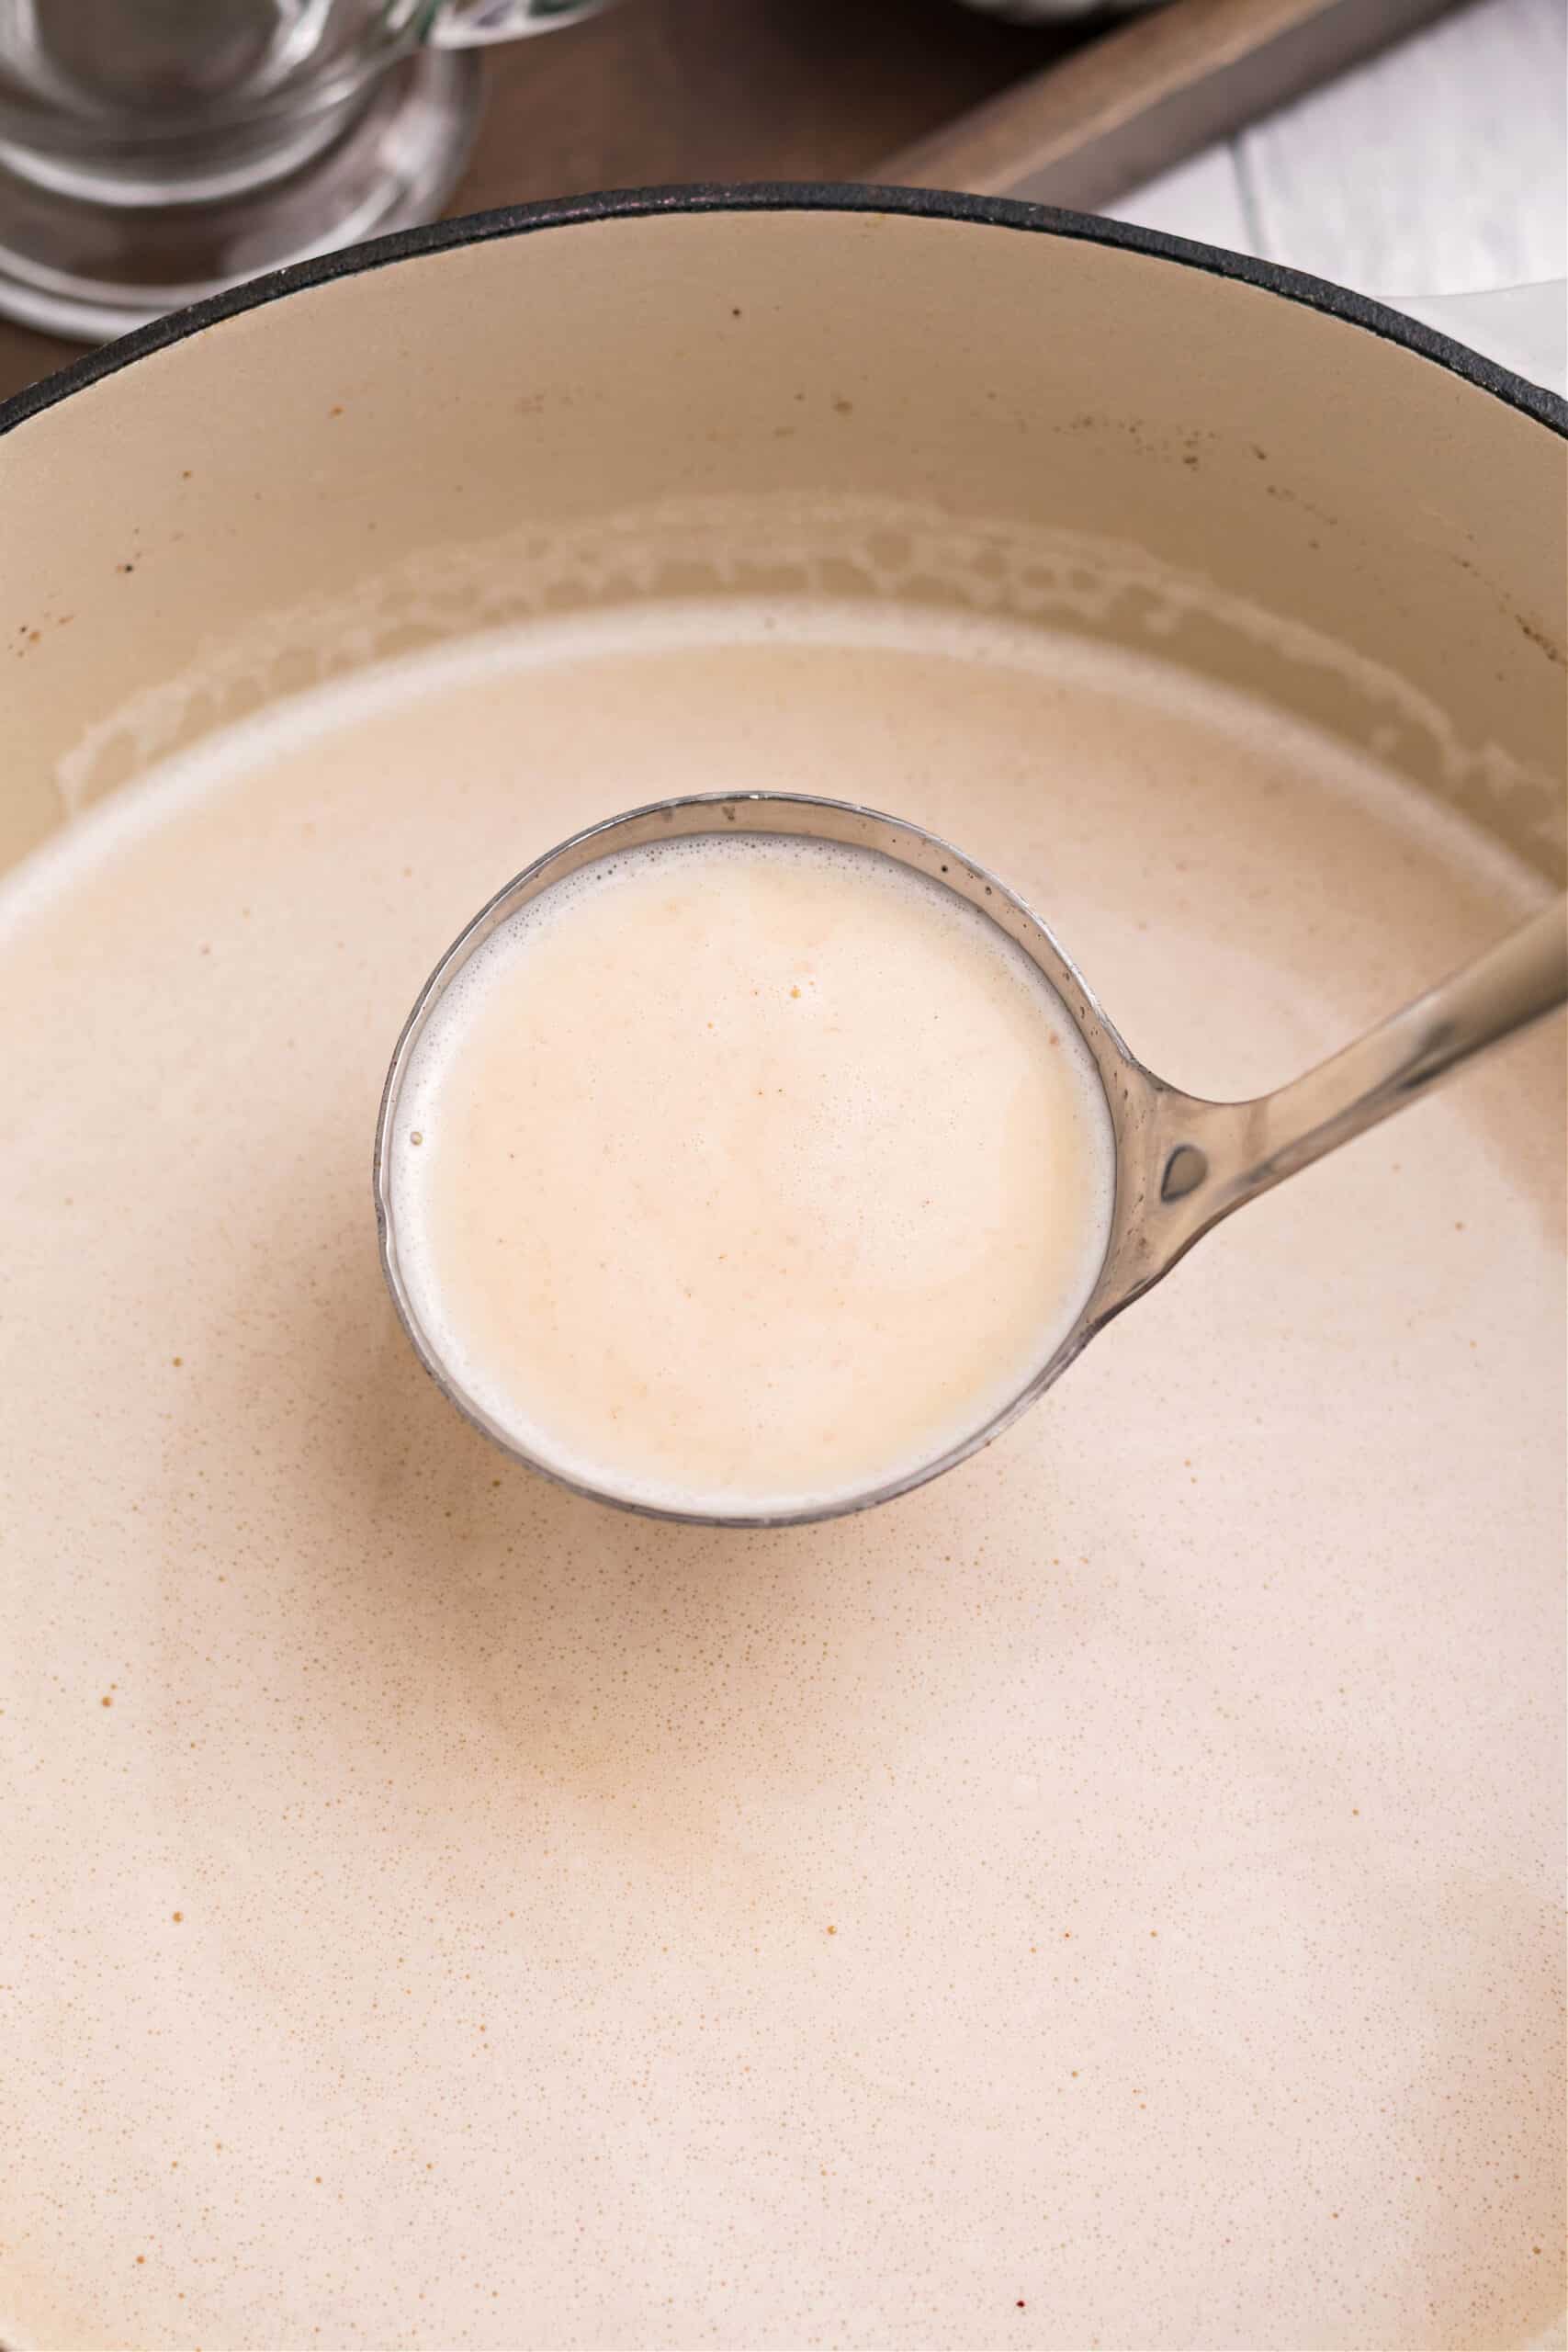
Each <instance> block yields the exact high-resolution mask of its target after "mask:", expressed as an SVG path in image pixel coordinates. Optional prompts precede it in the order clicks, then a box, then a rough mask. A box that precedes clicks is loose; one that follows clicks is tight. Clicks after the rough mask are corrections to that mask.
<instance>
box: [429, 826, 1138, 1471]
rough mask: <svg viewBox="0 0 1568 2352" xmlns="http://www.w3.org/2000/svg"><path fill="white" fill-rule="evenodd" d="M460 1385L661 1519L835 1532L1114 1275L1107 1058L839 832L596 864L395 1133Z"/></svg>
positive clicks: (635, 854)
mask: <svg viewBox="0 0 1568 2352" xmlns="http://www.w3.org/2000/svg"><path fill="white" fill-rule="evenodd" d="M389 1173H390V1177H391V1183H390V1195H391V1201H392V1205H393V1211H394V1216H395V1224H396V1231H397V1238H398V1249H399V1262H400V1269H401V1271H402V1273H403V1278H404V1282H405V1284H406V1287H407V1290H408V1294H409V1296H410V1300H411V1304H412V1307H413V1311H414V1314H415V1317H416V1318H417V1321H418V1323H419V1325H420V1327H421V1329H422V1330H423V1333H424V1334H425V1335H426V1336H427V1339H428V1340H429V1342H430V1343H431V1345H432V1347H433V1351H434V1353H435V1354H436V1356H437V1357H438V1359H439V1360H440V1362H441V1363H442V1364H443V1367H444V1369H445V1370H446V1372H447V1373H448V1374H450V1376H451V1377H452V1378H453V1380H454V1383H455V1385H457V1387H458V1389H459V1390H460V1392H461V1393H462V1394H464V1395H465V1396H466V1397H468V1398H470V1399H472V1400H474V1401H475V1402H477V1403H478V1404H479V1406H480V1407H481V1408H483V1409H484V1411H485V1412H486V1413H487V1414H488V1415H489V1417H490V1418H491V1420H492V1421H493V1422H494V1423H496V1424H497V1425H499V1426H500V1427H501V1428H502V1430H504V1431H505V1432H506V1433H507V1434H508V1435H511V1436H513V1437H515V1438H516V1439H517V1440H518V1441H519V1442H522V1443H523V1444H524V1445H525V1447H526V1448H527V1449H528V1451H529V1452H530V1453H533V1454H534V1455H535V1456H536V1458H537V1459H540V1460H542V1461H544V1462H545V1463H547V1464H549V1465H550V1466H552V1467H555V1468H558V1469H559V1470H560V1471H561V1472H563V1473H564V1474H565V1475H567V1476H570V1477H572V1478H573V1479H575V1480H577V1481H579V1482H581V1483H583V1484H587V1485H591V1486H593V1487H600V1488H603V1489H604V1490H606V1491H608V1492H610V1493H613V1494H616V1495H619V1496H622V1497H625V1498H629V1499H632V1500H636V1501H639V1502H644V1503H649V1504H653V1505H656V1506H659V1507H661V1508H667V1509H673V1510H692V1511H697V1512H705V1511H715V1512H732V1513H757V1512H764V1513H765V1512H770V1511H772V1512H777V1511H785V1510H798V1509H809V1508H813V1507H817V1506H822V1505H827V1506H831V1505H832V1504H833V1503H835V1502H839V1501H841V1500H846V1499H848V1498H852V1497H853V1496H857V1495H863V1494H865V1493H867V1492H869V1491H871V1490H874V1489H875V1488H876V1487H880V1486H883V1485H884V1484H886V1483H887V1482H888V1481H890V1480H893V1479H897V1477H899V1476H901V1475H907V1474H908V1473H911V1472H913V1471H915V1470H918V1469H919V1468H920V1467H921V1466H922V1465H924V1464H928V1463H930V1462H931V1461H934V1460H935V1459H937V1458H938V1457H939V1456H940V1455H942V1453H946V1452H947V1451H948V1449H949V1448H950V1447H952V1446H953V1445H956V1444H958V1443H961V1442H963V1441H964V1439H966V1438H968V1437H970V1436H972V1435H973V1434H974V1433H975V1432H976V1430H980V1429H983V1428H984V1427H985V1425H986V1424H987V1422H988V1421H989V1420H990V1419H992V1418H993V1417H994V1416H995V1415H996V1414H997V1413H998V1411H999V1410H1001V1409H1002V1408H1004V1407H1005V1406H1007V1405H1008V1404H1009V1403H1010V1402H1011V1400H1012V1399H1013V1398H1014V1397H1016V1396H1017V1395H1018V1394H1019V1392H1020V1391H1021V1389H1022V1388H1023V1387H1024V1386H1025V1385H1027V1383H1028V1382H1029V1380H1030V1378H1031V1376H1032V1374H1034V1373H1035V1372H1036V1371H1038V1370H1039V1368H1040V1367H1041V1366H1042V1365H1043V1363H1045V1362H1046V1360H1047V1359H1048V1357H1049V1356H1050V1354H1051V1353H1052V1351H1053V1350H1054V1349H1055V1346H1056V1345H1057V1344H1058V1342H1059V1341H1060V1340H1062V1338H1063V1337H1064V1336H1065V1335H1066V1331H1067V1330H1068V1329H1069V1328H1070V1327H1071V1325H1072V1323H1073V1321H1074V1319H1075V1317H1077V1313H1078V1310H1079V1308H1080V1307H1081V1306H1082V1305H1083V1303H1084V1301H1085V1299H1086V1298H1087V1297H1088V1295H1089V1291H1090V1289H1091V1287H1092V1285H1093V1283H1094V1278H1095V1275H1096V1273H1097V1272H1098V1271H1099V1267H1100V1260H1101V1258H1102V1256H1103V1254H1104V1248H1105V1240H1106V1235H1107V1232H1108V1229H1109V1224H1110V1216H1111V1200H1112V1194H1113V1168H1112V1144H1111V1126H1110V1119H1109V1116H1108V1114H1107V1111H1106V1107H1105V1103H1104V1098H1103V1095H1102V1093H1101V1091H1100V1083H1099V1080H1098V1078H1097V1076H1096V1074H1095V1070H1094V1066H1093V1063H1092V1061H1091V1059H1090V1057H1089V1054H1088V1052H1087V1050H1086V1048H1085V1047H1084V1046H1083V1044H1082V1041H1081V1040H1080V1038H1079V1037H1078V1035H1077V1031H1076V1030H1075V1029H1074V1027H1073V1025H1072V1023H1071V1022H1070V1020H1069V1019H1068V1018H1067V1015H1066V1011H1065V1008H1064V1007H1063V1005H1062V1003H1061V1001H1060V1000H1059V999H1058V997H1057V996H1056V995H1055V991H1054V990H1053V989H1052V988H1051V987H1050V986H1049V984H1048V983H1047V982H1046V980H1045V979H1044V978H1043V976H1042V975H1041V973H1040V972H1039V971H1038V970H1037V969H1036V967H1034V965H1033V964H1032V962H1031V961H1030V959H1029V958H1028V956H1025V954H1024V953H1023V951H1022V950H1021V948H1020V947H1018V946H1017V945H1016V944H1014V943H1013V942H1012V941H1011V940H1010V939H1009V938H1008V937H1007V936H1006V935H1005V933H1003V932H1002V931H1001V930H1000V929H999V928H998V926H997V924H995V923H994V922H991V921H990V919H989V918H988V917H987V915H985V914H983V913H981V912H979V911H978V910H976V908H974V907H972V906H970V905H969V904H967V903H966V902H965V901H964V900H963V899H960V898H958V897H957V896H956V895H955V893H953V891H951V890H950V889H948V888H947V887H946V886H945V885H944V884H942V882H940V881H937V880H933V879H928V878H927V877H925V876H922V875H919V874H917V873H915V872H914V871H913V870H912V869H911V868H909V867H908V866H906V865H900V864H898V863H897V862H896V861H895V860H894V859H892V858H890V857H885V856H881V855H879V854H876V853H875V852H873V851H869V850H863V849H855V848H848V847H842V846H840V845H837V844H833V843H829V842H823V841H818V840H808V839H801V838H778V837H767V836H761V835H747V836H741V837H737V836H735V835H726V836H718V835H699V836H696V837H694V838H692V839H687V840H680V841H671V842H658V843H656V844H653V845H651V846H649V847H646V848H642V849H634V850H631V851H630V852H625V853H621V854H614V855H611V856H608V857H606V858H604V859H602V860H601V861H600V862H599V863H597V864H596V865H591V866H589V867H588V868H587V869H585V870H584V871H583V872H582V873H581V874H579V875H577V876H572V877H571V878H570V880H567V881H565V882H561V883H558V884H556V885H555V886H554V887H553V888H550V889H547V891H546V892H545V893H544V894H543V895H542V896H541V897H540V898H539V899H536V900H535V901H534V902H533V903H532V904H531V905H530V906H527V907H525V908H524V909H523V910H521V912H520V913H518V914H516V915H514V916H513V918H512V919H511V920H510V921H509V922H506V923H504V924H502V927H501V928H500V929H499V930H498V931H497V932H495V933H492V934H491V937H490V938H489V939H488V940H487V941H486V942H485V943H484V944H483V945H482V946H481V947H480V948H479V950H478V952H477V954H476V955H475V956H473V957H472V958H471V959H470V961H469V962H468V964H467V965H466V966H465V967H463V968H462V970H461V972H460V973H459V975H458V976H457V979H456V980H455V981H454V982H453V984H452V985H451V986H450V987H449V988H448V989H446V993H445V994H444V995H443V996H442V997H441V998H440V999H439V1000H438V1002H437V1005H436V1009H435V1012H434V1017H433V1018H432V1019H431V1020H430V1022H429V1023H427V1025H426V1027H425V1029H424V1030H423V1034H422V1035H421V1036H420V1039H419V1042H418V1044H417V1046H416V1047H415V1050H414V1054H413V1056H412V1060H411V1063H410V1065H409V1069H408V1071H407V1074H406V1077H405V1081H404V1084H403V1086H402V1088H401V1091H400V1095H399V1099H398V1103H397V1110H396V1114H395V1118H394V1122H393V1126H392V1130H391V1133H390V1136H389Z"/></svg>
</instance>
